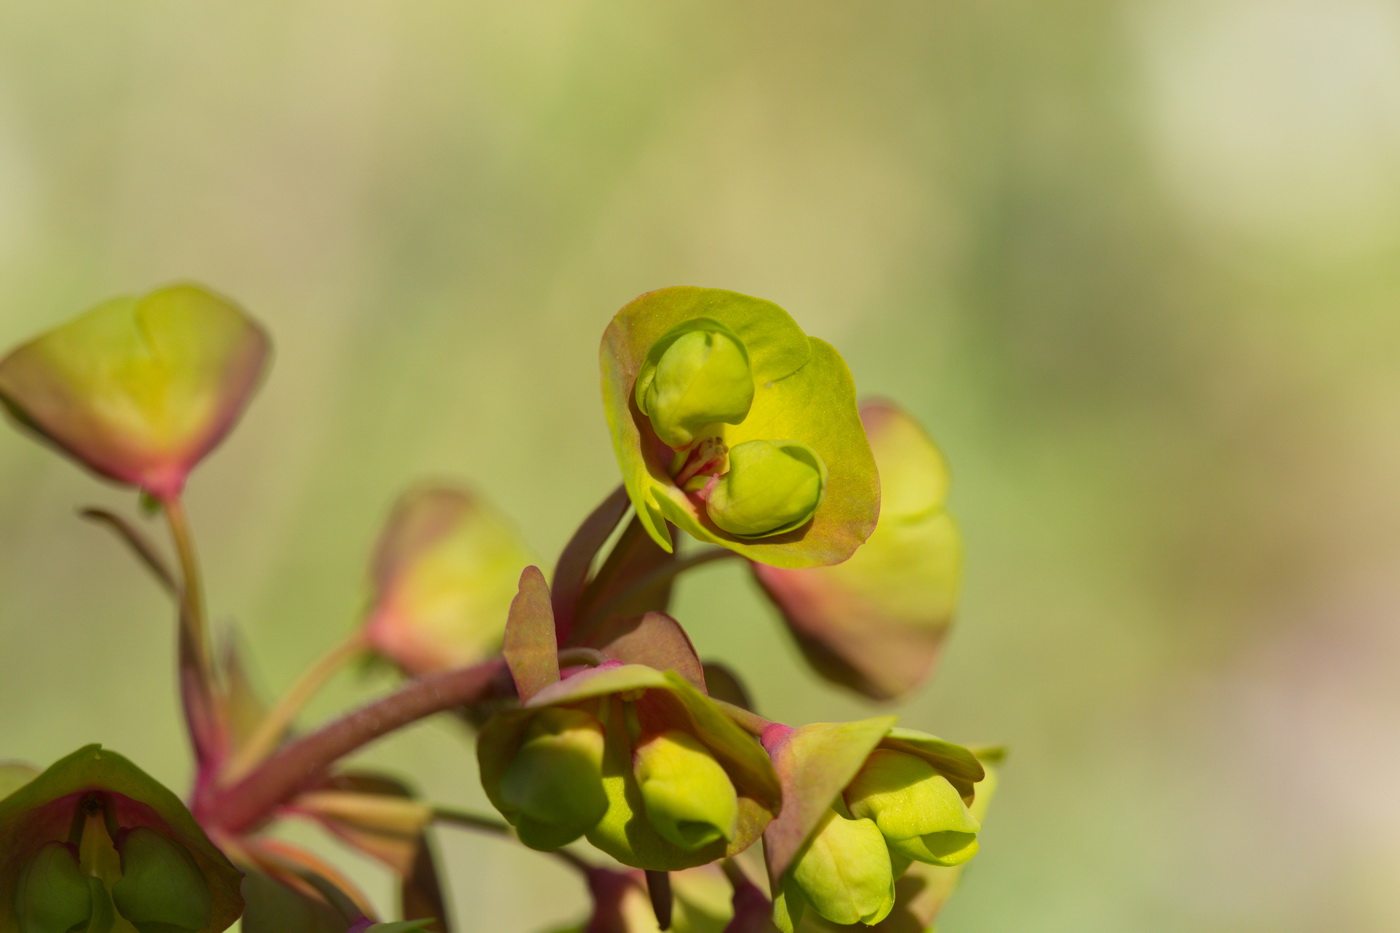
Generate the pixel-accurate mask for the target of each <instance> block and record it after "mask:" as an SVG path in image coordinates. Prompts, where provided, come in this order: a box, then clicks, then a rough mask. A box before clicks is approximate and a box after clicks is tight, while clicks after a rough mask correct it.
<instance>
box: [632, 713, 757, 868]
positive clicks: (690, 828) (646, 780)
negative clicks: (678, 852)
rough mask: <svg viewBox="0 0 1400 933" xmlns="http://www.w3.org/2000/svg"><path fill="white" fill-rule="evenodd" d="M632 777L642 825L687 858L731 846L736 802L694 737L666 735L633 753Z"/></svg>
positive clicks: (720, 771)
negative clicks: (721, 844)
mask: <svg viewBox="0 0 1400 933" xmlns="http://www.w3.org/2000/svg"><path fill="white" fill-rule="evenodd" d="M635 774H636V776H637V783H638V785H639V786H640V787H641V791H642V803H643V805H644V806H645V807H646V815H647V819H648V820H650V821H651V825H652V826H653V827H655V829H656V831H657V832H658V833H660V835H661V837H662V838H663V839H665V840H666V841H667V842H670V843H672V844H673V845H677V846H680V847H681V848H682V849H685V850H686V851H687V852H693V851H695V850H696V849H699V848H701V847H702V846H707V845H709V844H710V843H712V842H714V841H715V840H717V839H721V838H722V839H725V840H731V839H733V838H734V829H735V826H736V825H737V823H738V820H739V796H738V794H737V793H735V791H734V785H733V784H732V783H731V782H730V780H729V776H728V775H727V774H725V772H724V768H723V767H721V766H720V763H719V762H718V761H716V760H715V757H714V756H713V755H712V754H710V751H709V749H707V748H706V747H705V746H704V745H702V744H701V743H700V742H699V740H697V739H696V738H695V737H694V736H692V735H690V734H688V733H685V732H677V731H675V730H670V731H667V732H663V733H661V734H660V735H657V736H654V737H652V738H651V739H649V740H647V741H646V743H644V744H643V745H641V746H640V747H639V748H638V749H637V759H636V768H635Z"/></svg>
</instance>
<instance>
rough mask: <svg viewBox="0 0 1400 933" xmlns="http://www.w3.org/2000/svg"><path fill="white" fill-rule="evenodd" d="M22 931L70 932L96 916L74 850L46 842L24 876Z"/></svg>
mask: <svg viewBox="0 0 1400 933" xmlns="http://www.w3.org/2000/svg"><path fill="white" fill-rule="evenodd" d="M15 906H16V908H17V909H16V913H18V915H19V933H68V931H69V930H72V929H74V928H77V927H79V926H80V925H81V924H84V923H85V922H86V921H87V919H88V918H89V917H90V916H91V915H92V895H91V893H90V892H89V890H88V883H87V879H86V878H84V877H83V873H82V870H81V869H80V868H79V867H78V859H77V858H76V857H75V856H74V854H73V852H72V851H71V850H70V849H69V848H68V847H67V846H65V845H63V844H62V843H60V842H49V843H45V845H44V847H43V848H41V849H40V850H39V851H38V853H37V854H36V855H35V856H34V859H33V860H32V861H31V862H30V863H29V865H28V867H27V868H25V870H24V873H23V874H22V875H20V879H19V888H18V890H17V891H16V905H15Z"/></svg>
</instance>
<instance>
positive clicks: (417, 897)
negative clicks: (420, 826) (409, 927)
mask: <svg viewBox="0 0 1400 933" xmlns="http://www.w3.org/2000/svg"><path fill="white" fill-rule="evenodd" d="M399 906H400V908H401V909H402V912H403V915H404V916H405V917H430V918H433V919H431V920H427V921H424V923H423V926H422V929H424V930H431V931H434V933H452V925H451V924H450V923H449V922H448V917H449V916H450V913H449V911H448V909H447V898H446V896H445V895H444V893H443V888H442V879H441V875H440V873H439V871H438V865H437V858H436V856H435V855H434V854H433V846H432V842H431V841H430V840H429V839H428V836H427V835H426V834H424V835H421V836H419V837H418V848H417V851H416V852H414V855H413V865H412V867H411V868H410V869H409V873H408V877H407V878H405V879H403V881H402V883H401V884H400V885H399Z"/></svg>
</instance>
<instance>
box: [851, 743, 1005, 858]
mask: <svg viewBox="0 0 1400 933" xmlns="http://www.w3.org/2000/svg"><path fill="white" fill-rule="evenodd" d="M843 797H844V798H845V801H846V805H847V806H848V807H850V811H851V815H852V816H856V817H864V818H866V819H869V820H872V821H874V823H875V825H876V826H878V827H879V828H880V832H881V833H882V834H883V835H884V837H885V839H886V841H887V842H888V843H889V846H890V850H891V851H892V852H896V853H898V854H900V855H902V856H904V857H905V858H909V859H913V860H914V861H916V862H927V863H929V864H930V865H944V866H953V865H961V864H962V863H963V862H966V861H967V860H968V859H970V858H972V856H974V855H975V854H977V831H978V830H979V829H981V824H979V823H978V822H977V820H976V818H975V817H973V815H972V814H971V813H970V812H969V811H968V808H967V804H966V803H964V802H963V799H962V795H961V794H959V793H958V791H957V789H956V788H955V787H953V785H952V784H951V783H949V782H948V779H947V778H946V777H944V776H943V775H942V774H940V773H938V771H937V770H935V769H934V767H933V765H931V764H929V763H928V762H927V761H925V760H924V759H922V758H918V757H916V756H914V755H909V754H905V753H904V752H896V751H891V750H889V749H883V748H877V749H876V750H875V751H873V752H871V753H870V757H869V758H867V759H866V760H865V766H864V767H862V768H861V769H860V773H859V774H857V775H856V777H855V779H854V780H853V781H851V783H850V784H848V785H847V786H846V790H845V791H844V793H843Z"/></svg>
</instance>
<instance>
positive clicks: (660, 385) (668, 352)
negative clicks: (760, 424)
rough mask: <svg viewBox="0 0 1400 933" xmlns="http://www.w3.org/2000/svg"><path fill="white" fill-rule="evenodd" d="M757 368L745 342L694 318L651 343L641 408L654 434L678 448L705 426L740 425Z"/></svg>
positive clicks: (641, 380) (639, 401) (641, 386)
mask: <svg viewBox="0 0 1400 933" xmlns="http://www.w3.org/2000/svg"><path fill="white" fill-rule="evenodd" d="M753 391H754V384H753V371H752V369H750V367H749V354H748V351H747V350H746V349H745V348H744V343H743V341H741V340H740V339H739V338H738V337H736V336H734V334H733V333H732V332H730V331H729V329H728V328H726V327H725V326H724V325H723V324H720V323H719V322H718V321H712V320H710V319H709V318H696V319H694V320H691V321H687V322H686V323H685V324H682V325H681V326H679V327H676V328H674V329H673V330H671V332H670V333H668V334H666V335H665V336H664V337H662V338H661V339H660V340H658V341H657V342H656V344H655V345H654V346H653V347H652V349H651V352H650V353H648V354H647V361H646V364H645V365H644V366H643V368H642V371H641V372H640V373H639V374H638V376H637V388H636V394H637V407H638V408H639V409H641V411H642V413H643V414H645V415H646V416H647V417H649V418H650V419H651V426H652V429H653V430H654V431H656V436H657V437H659V438H661V440H662V442H663V443H664V444H666V445H667V446H668V447H673V448H675V449H677V450H679V449H681V448H682V447H687V446H689V445H690V444H691V443H692V442H693V441H694V440H695V438H696V437H697V435H699V433H700V432H701V431H702V430H704V429H705V428H706V427H707V426H709V425H712V424H715V423H719V422H722V423H724V424H738V423H739V422H741V421H743V420H744V418H745V417H747V416H748V413H749V407H750V406H751V405H752V404H753Z"/></svg>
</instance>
